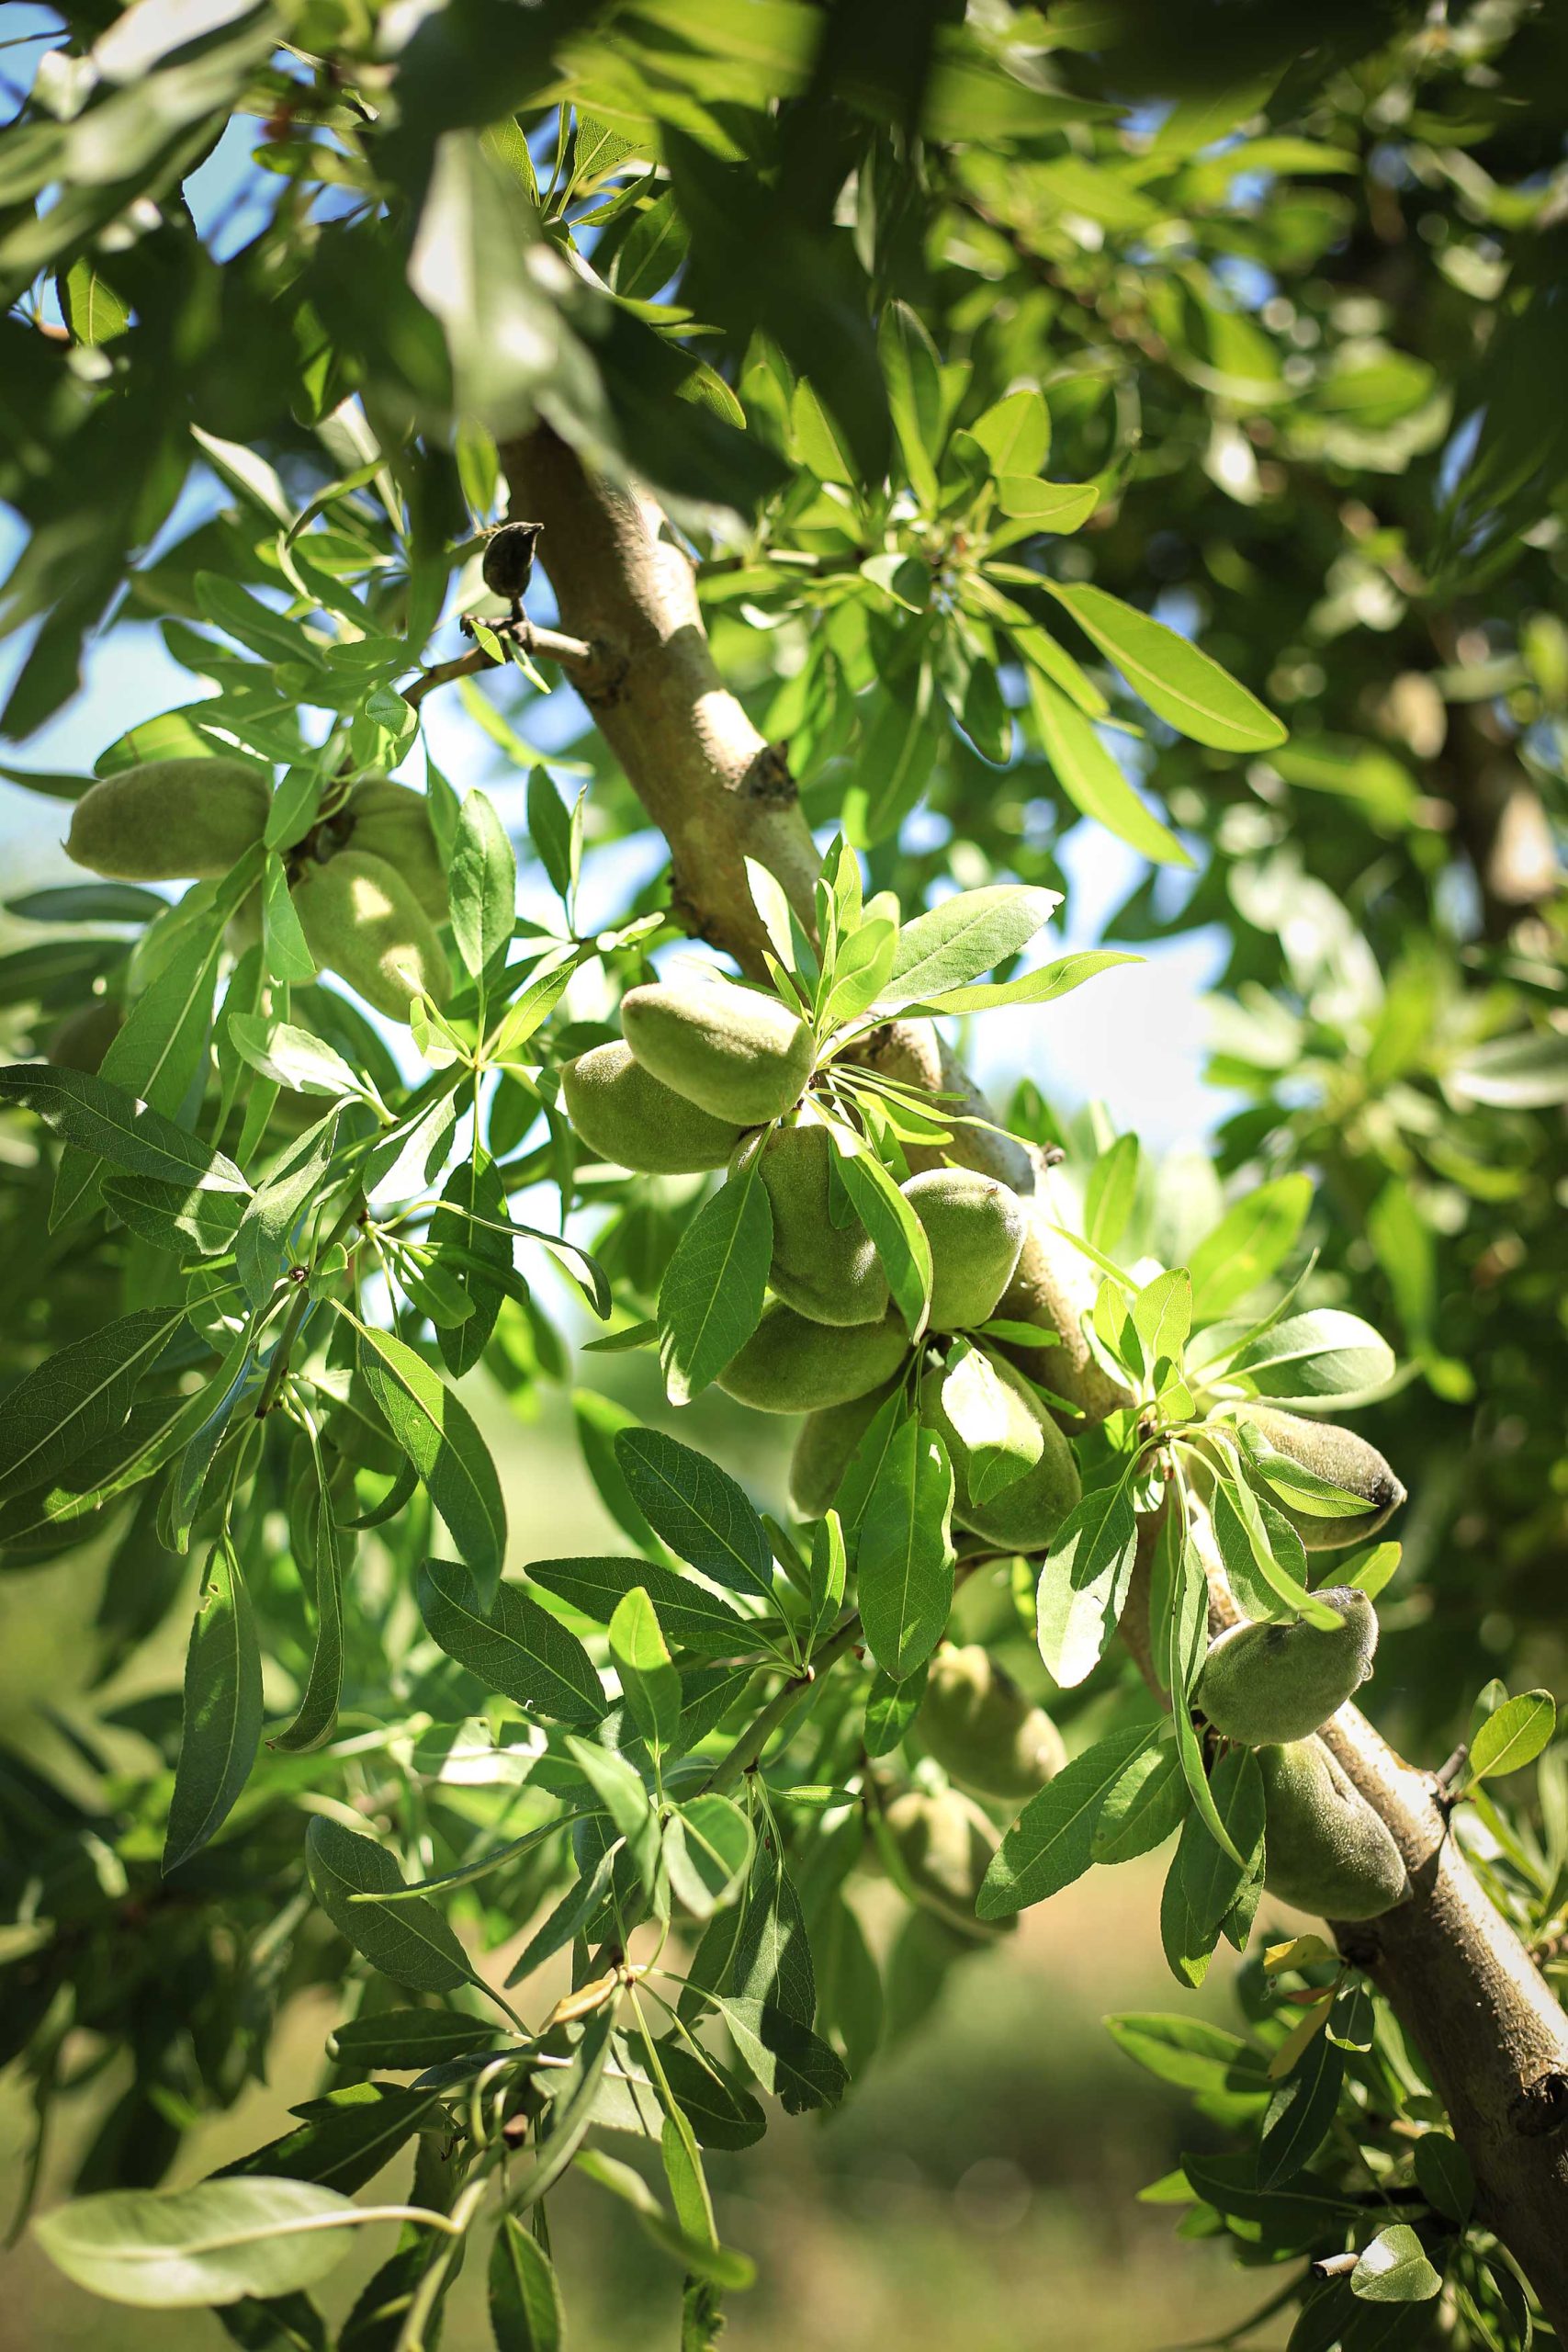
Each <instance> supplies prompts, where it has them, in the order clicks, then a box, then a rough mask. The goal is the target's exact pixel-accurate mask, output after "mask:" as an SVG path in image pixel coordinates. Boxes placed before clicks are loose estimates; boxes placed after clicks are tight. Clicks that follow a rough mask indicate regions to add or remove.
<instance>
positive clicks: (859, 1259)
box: [760, 1125, 887, 1323]
mask: <svg viewBox="0 0 1568 2352" xmlns="http://www.w3.org/2000/svg"><path fill="white" fill-rule="evenodd" d="M834 1149H835V1146H834V1143H833V1139H832V1137H831V1136H829V1133H828V1130H827V1128H826V1127H823V1126H818V1125H811V1126H805V1127H801V1126H796V1127H780V1128H778V1129H777V1130H776V1131H775V1132H774V1133H773V1135H771V1136H769V1137H768V1140H767V1142H766V1143H765V1144H764V1145H763V1147H762V1153H761V1163H760V1165H761V1177H762V1182H763V1183H764V1184H765V1185H766V1187H767V1192H768V1199H769V1201H770V1203H771V1204H772V1206H773V1264H772V1266H771V1267H770V1269H769V1272H768V1280H769V1281H770V1282H771V1283H772V1284H773V1288H774V1290H775V1291H777V1293H778V1295H779V1296H780V1297H781V1298H782V1299H783V1300H784V1303H785V1305H786V1306H793V1307H795V1309H796V1311H797V1312H798V1313H800V1314H802V1315H809V1316H810V1317H811V1318H812V1320H813V1322H816V1323H876V1322H879V1321H880V1320H881V1318H882V1317H883V1316H884V1315H886V1312H887V1277H886V1274H885V1273H884V1272H883V1271H882V1261H881V1260H880V1258H878V1256H877V1254H876V1250H875V1249H874V1245H873V1243H872V1238H871V1236H870V1234H869V1233H867V1231H866V1229H865V1227H864V1226H863V1225H862V1224H861V1222H860V1220H859V1218H858V1217H857V1218H856V1219H855V1221H854V1223H853V1224H852V1225H850V1226H847V1227H839V1226H836V1225H835V1224H834V1223H833V1220H832V1216H831V1215H830V1213H829V1181H828V1171H829V1163H830V1161H831V1159H832V1156H833V1152H834Z"/></svg>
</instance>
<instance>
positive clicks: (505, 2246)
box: [487, 2213, 566, 2352]
mask: <svg viewBox="0 0 1568 2352" xmlns="http://www.w3.org/2000/svg"><path fill="white" fill-rule="evenodd" d="M487 2284H488V2288H489V2294H490V2324H491V2333H492V2334H493V2335H494V2337H495V2342H496V2352H561V2346H563V2345H564V2344H565V2342H566V2312H565V2310H564V2308H563V2306H562V2303H561V2298H560V2289H559V2287H558V2285H557V2284H556V2274H555V2271H554V2269H553V2268H552V2267H551V2265H550V2257H549V2256H548V2255H547V2253H546V2252H545V2249H544V2247H543V2246H542V2245H540V2244H539V2241H538V2239H537V2238H536V2237H535V2235H534V2234H533V2233H532V2231H531V2230H529V2229H528V2228H527V2227H526V2226H525V2223H524V2222H521V2221H519V2220H518V2218H517V2216H516V2214H515V2213H503V2214H502V2217H501V2226H500V2228H499V2229H498V2230H497V2232H496V2233H495V2243H494V2245H492V2246H491V2256H490V2275H489V2278H488V2281H487Z"/></svg>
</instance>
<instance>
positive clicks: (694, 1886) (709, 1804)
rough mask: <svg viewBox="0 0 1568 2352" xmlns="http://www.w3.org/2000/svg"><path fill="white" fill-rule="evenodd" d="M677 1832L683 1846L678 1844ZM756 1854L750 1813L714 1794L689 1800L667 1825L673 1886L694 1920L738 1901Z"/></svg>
mask: <svg viewBox="0 0 1568 2352" xmlns="http://www.w3.org/2000/svg"><path fill="white" fill-rule="evenodd" d="M677 1833H678V1843H672V1842H671V1840H672V1839H674V1838H676V1835H677ZM677 1851H678V1855H679V1859H677ZM755 1851H756V1840H755V1838H753V1836H752V1831H751V1825H750V1821H748V1819H747V1818H746V1815H744V1814H743V1813H742V1812H741V1810H740V1808H739V1805H738V1804H735V1803H733V1801H732V1800H731V1799H730V1798H728V1797H727V1796H723V1795H721V1794H719V1793H718V1792H716V1791H714V1790H706V1791H704V1792H701V1793H699V1794H698V1795H696V1796H694V1797H688V1798H687V1799H686V1801H685V1803H684V1804H682V1806H681V1807H680V1809H679V1811H678V1812H677V1813H676V1814H675V1815H674V1816H673V1817H672V1819H671V1821H670V1823H669V1824H668V1825H667V1826H666V1829H665V1856H666V1860H668V1862H669V1865H670V1879H671V1885H672V1886H674V1888H675V1892H676V1894H678V1895H679V1896H680V1898H681V1900H682V1903H683V1904H684V1905H686V1908H687V1909H688V1910H689V1911H690V1912H691V1913H692V1915H693V1917H694V1918H698V1919H705V1918H707V1917H709V1916H710V1914H711V1913H713V1912H715V1911H717V1910H721V1909H722V1908H723V1907H724V1905H726V1904H728V1903H732V1902H733V1901H734V1900H735V1897H736V1896H737V1895H738V1894H739V1892H740V1890H741V1888H742V1887H743V1886H744V1885H745V1883H746V1879H747V1874H748V1872H749V1871H750V1868H751V1862H752V1858H753V1855H754V1853H755ZM677 1880H679V1883H677Z"/></svg>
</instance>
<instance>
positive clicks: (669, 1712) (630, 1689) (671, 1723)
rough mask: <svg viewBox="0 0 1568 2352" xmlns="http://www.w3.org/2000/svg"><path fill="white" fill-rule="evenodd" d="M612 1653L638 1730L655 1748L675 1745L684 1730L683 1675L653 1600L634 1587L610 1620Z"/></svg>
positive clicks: (643, 1591) (642, 1588)
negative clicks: (674, 1665)
mask: <svg viewBox="0 0 1568 2352" xmlns="http://www.w3.org/2000/svg"><path fill="white" fill-rule="evenodd" d="M610 1656H611V1657H612V1658H613V1660H614V1661H615V1671H616V1672H617V1674H618V1675H619V1676H620V1678H621V1689H622V1691H624V1692H625V1693H626V1703H627V1705H628V1706H629V1707H630V1709H631V1711H632V1717H633V1720H634V1721H635V1723H636V1724H637V1729H638V1730H639V1731H640V1732H641V1734H642V1736H643V1737H644V1739H646V1740H647V1741H648V1742H649V1745H650V1746H651V1747H673V1745H674V1743H675V1741H676V1740H677V1738H678V1737H679V1736H680V1730H681V1678H680V1676H679V1675H678V1674H677V1673H676V1671H675V1668H674V1667H673V1666H672V1665H671V1659H670V1652H669V1649H668V1647H667V1646H666V1644H665V1640H664V1635H663V1634H662V1633H661V1632H660V1624H659V1619H658V1617H657V1616H656V1615H655V1613H654V1608H653V1602H652V1601H651V1600H650V1599H649V1595H648V1592H647V1589H646V1588H645V1587H644V1586H642V1585H640V1584H638V1585H634V1586H633V1587H632V1589H631V1590H630V1592H628V1593H627V1594H626V1598H625V1600H622V1601H620V1602H619V1603H618V1604H617V1606H616V1609H615V1615H614V1616H613V1617H612V1618H611V1620H610Z"/></svg>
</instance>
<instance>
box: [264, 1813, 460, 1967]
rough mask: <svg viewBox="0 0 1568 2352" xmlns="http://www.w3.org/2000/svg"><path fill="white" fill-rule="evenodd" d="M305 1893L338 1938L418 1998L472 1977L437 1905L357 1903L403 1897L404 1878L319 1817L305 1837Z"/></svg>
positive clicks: (376, 1851) (377, 1849)
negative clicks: (357, 1899)
mask: <svg viewBox="0 0 1568 2352" xmlns="http://www.w3.org/2000/svg"><path fill="white" fill-rule="evenodd" d="M305 1858H306V1861H307V1863H308V1865H309V1868H310V1888H311V1892H312V1893H313V1894H314V1895H315V1898H316V1900H317V1902H318V1903H319V1904H320V1905H321V1908H322V1910H323V1911H324V1912H325V1913H326V1915H327V1917H328V1918H329V1919H330V1920H331V1921H332V1923H333V1927H334V1928H337V1929H338V1931H339V1933H340V1934H342V1935H344V1936H346V1937H347V1938H348V1940H349V1942H350V1943H351V1944H353V1946H354V1947H355V1951H360V1952H363V1953H364V1955H365V1957H366V1959H367V1961H368V1962H370V1964H371V1966H372V1967H373V1968H378V1969H379V1970H380V1971H381V1973H382V1974H383V1975H384V1976H390V1977H393V1978H395V1979H396V1981H397V1982H398V1983H399V1984H400V1985H410V1986H412V1988H413V1989H414V1991H416V1992H421V1993H452V1992H456V1990H457V1986H458V1985H466V1984H468V1982H469V1981H470V1979H471V1977H472V1975H473V1971H472V1969H471V1968H470V1967H469V1965H468V1956H467V1954H466V1953H465V1952H464V1951H463V1947H462V1946H461V1944H460V1943H459V1942H458V1941H457V1937H456V1936H455V1935H454V1934H453V1933H452V1930H451V1928H449V1927H448V1926H447V1924H446V1920H445V1919H444V1918H443V1917H442V1916H441V1914H440V1912H439V1911H438V1910H437V1909H436V1908H435V1905H434V1903H430V1902H427V1901H425V1899H424V1898H423V1896H418V1897H416V1898H415V1899H414V1900H413V1901H412V1902H407V1903H377V1902H355V1899H354V1898H355V1895H372V1896H374V1895H378V1894H391V1893H394V1892H400V1890H401V1888H402V1885H403V1876H402V1872H401V1871H400V1870H399V1868H398V1865H397V1863H396V1861H395V1860H393V1858H392V1856H391V1855H390V1854H389V1853H388V1851H387V1849H386V1848H385V1847H384V1846H378V1844H377V1843H376V1841H375V1839H374V1838H361V1837H358V1836H356V1835H355V1832H354V1831H353V1830H352V1829H345V1828H344V1826H343V1824H342V1823H341V1822H338V1821H333V1820H331V1819H329V1818H328V1816H327V1815H324V1814H318V1815H315V1817H314V1818H313V1819H312V1821H311V1823H310V1828H309V1829H308V1830H307V1831H306V1834H305Z"/></svg>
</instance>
